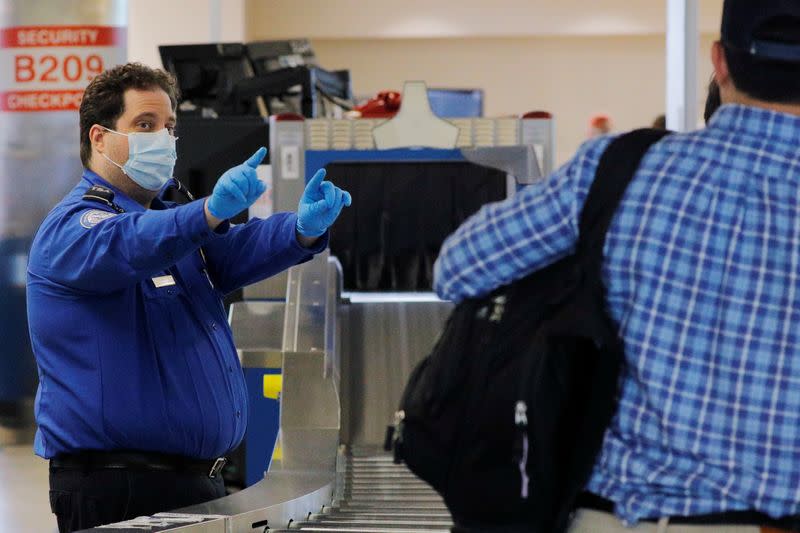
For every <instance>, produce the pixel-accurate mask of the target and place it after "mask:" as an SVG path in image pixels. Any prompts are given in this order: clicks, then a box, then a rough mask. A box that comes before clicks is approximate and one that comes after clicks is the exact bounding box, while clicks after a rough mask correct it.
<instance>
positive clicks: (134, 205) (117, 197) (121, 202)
mask: <svg viewBox="0 0 800 533" xmlns="http://www.w3.org/2000/svg"><path fill="white" fill-rule="evenodd" d="M83 179H85V180H86V181H88V182H89V183H90V184H91V185H102V186H103V187H107V188H109V189H111V190H112V191H114V203H115V204H117V205H118V206H120V207H121V208H122V209H124V210H125V212H128V213H131V212H132V213H136V212H141V211H146V210H147V209H146V208H145V207H144V206H143V205H142V204H140V203H139V202H137V201H136V200H134V199H132V198H131V197H129V196H128V195H127V194H125V193H124V192H122V191H121V190H120V189H118V188H117V187H114V186H113V185H111V184H110V183H109V182H108V181H106V180H105V179H103V178H102V177H100V175H98V174H97V173H96V172H94V171H92V170H89V169H88V168H84V169H83ZM150 208H151V209H165V208H166V206H165V205H164V202H162V201H161V193H159V194H158V196H157V197H156V198H153V202H152V203H151V204H150Z"/></svg>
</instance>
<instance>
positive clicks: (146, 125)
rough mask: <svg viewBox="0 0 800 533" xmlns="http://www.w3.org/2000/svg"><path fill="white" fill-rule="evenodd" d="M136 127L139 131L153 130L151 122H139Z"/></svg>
mask: <svg viewBox="0 0 800 533" xmlns="http://www.w3.org/2000/svg"><path fill="white" fill-rule="evenodd" d="M137 126H138V127H139V128H140V129H143V130H151V129H153V123H152V122H140V123H139V124H137Z"/></svg>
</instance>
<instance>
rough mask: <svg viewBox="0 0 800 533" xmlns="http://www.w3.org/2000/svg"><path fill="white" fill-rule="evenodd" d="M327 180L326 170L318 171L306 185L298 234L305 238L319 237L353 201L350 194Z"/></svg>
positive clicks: (299, 209) (301, 200) (298, 220)
mask: <svg viewBox="0 0 800 533" xmlns="http://www.w3.org/2000/svg"><path fill="white" fill-rule="evenodd" d="M324 179H325V169H324V168H321V169H319V170H317V173H316V174H314V177H313V178H311V181H309V182H308V185H306V190H305V191H303V196H302V197H301V198H300V205H298V206H297V232H298V233H299V234H300V235H303V236H304V237H319V236H320V235H322V234H323V233H325V231H326V230H327V229H328V228H329V227H330V226H331V224H333V223H334V222H335V221H336V217H338V216H339V213H341V212H342V208H343V207H345V206H348V205H350V203H351V202H352V201H353V200H352V198H351V197H350V193H349V192H347V191H343V190H342V189H340V188H339V187H337V186H336V185H334V184H333V183H331V182H330V181H322V180H324Z"/></svg>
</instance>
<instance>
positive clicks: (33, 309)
mask: <svg viewBox="0 0 800 533" xmlns="http://www.w3.org/2000/svg"><path fill="white" fill-rule="evenodd" d="M95 184H97V185H102V186H104V187H107V188H109V189H111V190H113V191H114V192H115V198H114V202H115V203H116V204H117V205H119V206H120V207H121V208H122V209H124V211H125V212H124V213H122V214H118V213H117V212H115V211H114V210H113V209H112V208H111V207H108V206H106V205H105V204H102V203H98V202H93V201H89V200H84V199H83V198H82V197H83V194H84V193H85V192H86V190H87V189H88V188H89V187H91V186H92V185H95ZM203 202H204V201H203V200H197V201H194V202H191V203H189V204H186V205H182V206H176V205H174V204H167V203H164V202H162V201H160V200H159V199H156V200H154V201H153V203H152V206H151V209H145V208H144V207H143V206H142V205H140V204H138V203H137V202H135V201H133V200H132V199H130V198H129V197H127V196H125V194H123V193H122V192H121V191H119V190H117V189H115V188H114V187H113V186H111V185H110V184H108V183H107V182H105V181H104V180H103V179H102V178H100V177H99V176H98V175H97V174H95V173H93V172H91V171H88V170H87V171H85V172H84V174H83V179H82V180H81V182H80V183H79V184H78V185H77V186H76V187H75V188H74V189H73V190H72V191H71V192H70V193H69V194H68V195H67V196H66V197H65V198H64V199H63V200H62V201H61V202H60V203H59V204H58V205H57V206H56V207H55V208H54V209H53V210H52V211H51V212H50V214H49V215H48V216H47V217H46V218H45V220H44V222H43V223H42V225H41V227H40V228H39V231H38V233H37V235H36V237H35V239H34V242H33V245H32V248H31V254H30V262H29V264H28V290H27V296H28V321H29V327H30V334H31V342H32V345H33V351H34V354H35V356H36V361H37V364H38V366H39V390H38V392H37V395H36V407H35V411H36V421H37V423H38V425H39V429H38V432H37V434H36V440H35V444H34V449H35V452H36V454H37V455H40V456H42V457H44V458H51V457H53V456H55V455H58V454H60V453H72V452H75V451H78V450H141V451H156V452H163V453H175V454H180V455H185V456H188V457H194V458H213V457H218V456H220V455H223V454H225V453H226V452H228V451H229V450H231V449H232V448H234V447H235V446H236V445H238V444H239V442H240V441H241V440H242V437H243V435H244V431H245V421H246V420H247V397H246V393H245V383H244V377H243V375H242V370H241V367H240V365H239V360H238V357H237V354H236V349H235V347H234V343H233V336H232V334H231V330H230V328H229V326H228V323H227V318H226V316H225V310H224V307H223V304H222V300H221V298H222V296H223V295H224V294H226V293H228V292H230V291H233V290H235V289H237V288H239V287H242V286H244V285H247V284H250V283H253V282H255V281H258V280H261V279H264V278H266V277H269V276H271V275H273V274H276V273H278V272H280V271H282V270H284V269H286V268H288V267H290V266H292V265H295V264H297V263H300V262H303V261H307V260H308V259H310V258H311V257H312V255H313V254H314V253H317V252H319V251H321V250H323V249H324V248H325V247H326V246H327V237H326V238H323V239H320V240H319V242H318V243H317V245H316V246H315V247H314V248H313V249H305V248H303V247H302V246H300V244H299V243H298V242H297V239H296V237H295V222H296V216H295V215H294V214H291V213H281V214H277V215H274V216H272V217H270V218H268V219H265V220H258V219H256V220H251V221H250V222H248V223H247V224H242V225H239V226H230V225H229V224H227V223H224V224H223V225H221V226H220V227H219V228H217V230H216V231H212V230H210V229H209V228H208V225H207V223H206V219H205V214H204V211H203ZM201 246H202V249H203V251H204V253H205V257H206V260H205V261H204V260H203V257H202V256H201V254H200V247H201ZM162 276H172V280H174V285H163V286H157V285H160V283H156V282H154V278H159V277H162ZM167 281H169V280H168V278H167ZM212 284H213V285H212Z"/></svg>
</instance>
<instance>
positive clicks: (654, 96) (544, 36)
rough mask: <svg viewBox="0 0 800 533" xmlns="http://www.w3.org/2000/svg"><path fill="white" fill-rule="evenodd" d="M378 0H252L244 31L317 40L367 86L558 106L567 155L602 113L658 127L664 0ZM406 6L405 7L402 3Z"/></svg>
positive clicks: (709, 19)
mask: <svg viewBox="0 0 800 533" xmlns="http://www.w3.org/2000/svg"><path fill="white" fill-rule="evenodd" d="M369 5H370V6H371V8H370V10H365V9H363V6H364V2H360V1H357V0H335V1H330V2H324V1H322V0H247V4H246V8H247V17H246V21H247V22H246V38H247V39H248V40H257V39H280V38H288V37H298V36H305V37H309V38H311V41H312V45H313V46H314V49H315V51H316V53H317V56H318V57H319V59H320V63H321V64H322V65H323V66H324V67H325V68H330V69H337V68H347V69H350V71H351V74H352V78H353V88H354V90H355V92H356V93H357V94H358V95H369V94H373V93H375V92H377V91H379V90H383V89H400V88H401V87H402V84H403V81H404V80H409V79H422V80H425V81H426V82H427V83H428V85H429V86H436V87H477V88H482V89H483V90H484V94H485V112H486V114H487V115H488V116H497V115H505V114H519V113H523V112H525V111H530V110H533V109H546V110H549V111H551V112H553V113H554V114H555V116H556V120H557V130H556V131H557V135H558V138H557V151H558V155H557V160H558V162H564V161H565V160H566V159H567V158H569V156H570V155H571V154H572V153H573V152H574V150H575V149H576V148H577V146H578V145H579V144H580V143H581V142H582V141H583V140H584V138H585V134H586V130H587V122H588V120H589V117H590V116H591V115H592V114H593V113H597V112H606V113H609V114H610V115H611V116H612V118H613V120H614V122H615V125H616V128H617V129H622V130H624V129H629V128H635V127H640V126H646V125H649V124H650V122H651V121H652V119H653V118H654V117H655V116H656V115H658V114H660V113H663V112H664V105H665V83H666V82H665V76H666V73H665V70H666V50H665V36H664V33H663V32H664V20H665V9H666V7H665V2H663V1H662V0H635V1H634V0H592V1H591V2H588V1H586V0H559V1H558V2H554V1H552V0H495V1H494V2H492V3H491V4H490V3H487V2H486V1H485V0H460V1H459V2H455V1H453V0H443V1H441V2H438V1H437V2H430V1H429V0H405V1H404V2H402V3H398V2H388V1H386V0H375V1H373V2H371V3H370V4H369ZM397 5H403V6H404V7H405V10H404V11H403V12H400V13H398V12H397V10H396V9H395V11H392V7H391V6H395V7H396V6H397ZM487 5H492V6H493V8H494V9H487V8H486V6H487ZM358 6H361V8H360V9H359V7H358ZM720 11H721V1H720V0H701V2H700V27H701V29H703V30H704V31H705V33H704V37H703V38H702V39H701V43H700V57H699V61H698V65H699V74H698V76H699V80H700V86H701V88H700V92H699V94H700V95H701V100H704V95H705V85H706V81H707V80H708V78H709V77H710V74H711V67H710V60H709V50H710V46H711V42H712V40H713V38H714V35H715V32H716V30H715V28H717V27H718V26H719V13H720ZM437 34H439V37H437V38H433V37H431V35H437ZM442 35H444V37H442ZM701 110H702V105H701Z"/></svg>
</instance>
